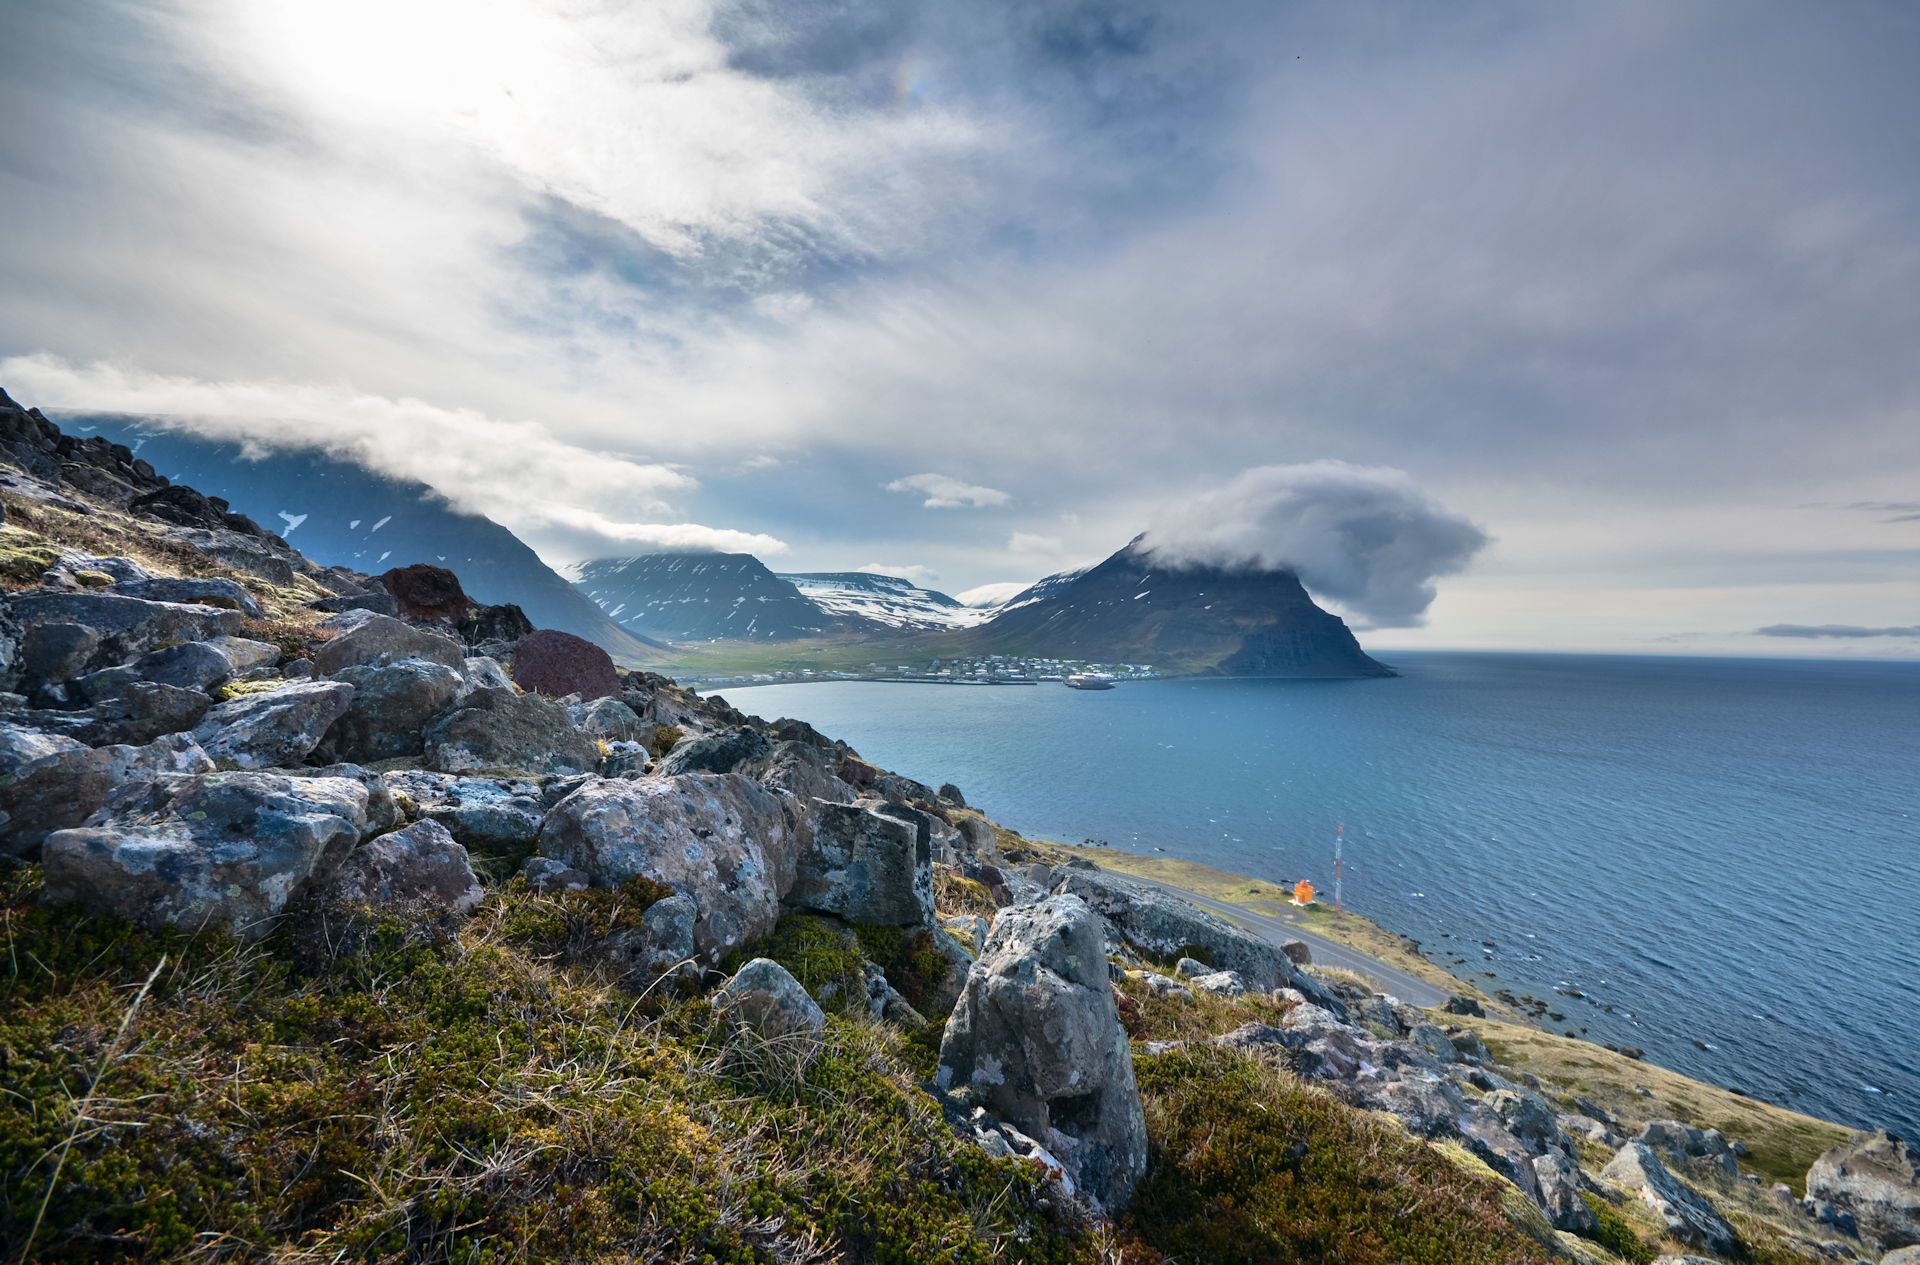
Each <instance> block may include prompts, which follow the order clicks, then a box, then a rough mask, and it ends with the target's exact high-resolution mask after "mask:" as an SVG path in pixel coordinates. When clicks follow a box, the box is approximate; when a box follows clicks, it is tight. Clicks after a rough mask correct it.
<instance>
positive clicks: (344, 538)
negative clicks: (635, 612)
mask: <svg viewBox="0 0 1920 1265" xmlns="http://www.w3.org/2000/svg"><path fill="white" fill-rule="evenodd" d="M60 422H61V425H62V427H63V428H64V429H65V430H67V431H68V432H69V433H71V434H75V435H102V436H105V437H106V438H108V439H110V440H113V441H115V442H118V443H123V444H126V445H127V447H129V448H131V449H132V450H133V451H134V452H135V453H136V454H137V455H138V456H139V457H140V458H142V459H144V460H146V461H147V462H149V463H150V464H151V465H152V466H153V467H154V469H155V470H157V471H159V472H160V473H161V474H164V475H166V476H167V477H169V478H171V479H172V480H173V481H174V482H175V483H186V484H190V485H192V486H193V487H195V488H198V489H199V490H200V491H202V492H204V493H206V494H208V495H212V496H220V497H225V498H226V499H227V500H228V501H230V502H232V504H233V508H234V509H235V510H236V511H238V512H240V513H243V514H246V515H248V516H249V517H251V518H253V519H254V520H256V521H257V522H259V523H260V524H261V525H262V526H264V527H267V528H268V529H270V530H272V531H276V532H279V533H280V534H281V535H283V536H285V537H286V538H287V542H288V543H289V544H291V545H293V546H294V547H295V548H297V549H299V550H300V551H301V552H302V553H304V554H306V555H307V557H309V558H312V559H313V560H314V561H316V562H319V563H322V564H324V565H328V566H334V565H339V566H348V567H352V568H354V569H355V570H359V571H367V572H371V573H373V574H376V575H377V574H379V573H380V572H383V571H386V570H388V569H389V568H392V567H398V566H406V565H409V564H412V563H416V562H428V563H432V564H434V565H435V566H442V567H446V568H448V569H449V570H451V571H453V572H454V573H455V574H456V575H458V576H459V577H460V582H461V584H462V585H464V586H465V587H466V590H467V592H468V593H469V594H471V595H472V596H473V597H474V598H475V599H476V600H478V601H482V602H488V603H499V602H511V603H513V604H514V605H516V606H518V607H520V608H521V609H522V610H524V611H525V612H526V613H527V617H528V618H529V619H531V620H533V622H534V624H535V625H536V626H538V627H541V628H558V629H560V630H562V631H563V632H570V633H573V634H574V635H576V636H580V637H585V638H587V639H588V640H589V641H593V642H596V643H598V644H599V645H600V646H602V647H604V648H605V649H606V651H607V652H608V653H609V654H612V655H615V656H617V657H619V658H621V659H623V660H627V661H630V662H634V663H646V662H653V661H656V660H657V659H658V658H659V655H658V653H657V652H658V650H659V649H660V647H659V646H657V645H649V644H648V643H647V642H646V641H645V640H644V639H642V638H638V637H636V636H634V634H633V633H631V632H630V631H628V630H626V629H623V628H620V627H618V626H616V625H615V624H614V623H613V622H612V621H611V620H609V619H608V618H607V617H606V616H605V615H603V614H601V612H600V610H599V608H598V607H596V606H595V605H594V604H593V603H592V602H590V601H588V600H587V599H586V598H585V597H583V596H582V595H581V594H580V593H579V592H578V591H577V590H576V589H575V588H574V587H573V586H572V585H570V584H568V583H567V582H566V581H565V580H563V579H562V578H560V576H559V575H558V574H556V573H555V572H554V570H553V569H552V568H551V567H549V566H547V564H546V563H544V562H542V561H541V560H540V556H539V555H538V554H536V553H534V551H533V550H532V549H530V548H528V547H527V545H526V544H525V543H524V542H522V541H521V540H520V538H519V537H517V536H515V535H514V534H513V533H512V532H510V531H508V530H507V529H506V528H505V527H502V526H501V525H500V524H498V523H496V522H494V521H493V520H492V519H490V518H485V517H482V516H481V515H478V514H469V513H465V512H463V511H461V510H458V509H456V508H454V507H453V506H452V505H451V504H449V503H448V502H447V500H446V498H444V497H442V496H441V495H440V494H439V493H437V492H435V491H434V490H433V489H431V488H429V487H427V486H425V485H424V484H420V483H409V482H405V481H403V480H399V479H393V478H389V477H388V476H386V475H383V474H379V473H376V472H374V471H371V470H368V469H366V468H365V467H364V466H360V465H357V464H355V463H353V462H351V461H343V460H341V459H339V458H336V457H332V456H329V455H327V454H326V453H324V452H321V451H319V450H318V449H290V450H277V451H271V452H268V453H267V454H266V455H265V456H253V455H249V454H246V453H243V452H242V449H241V446H240V445H239V444H237V443H223V442H219V441H214V440H206V439H200V438H196V437H194V436H192V435H185V434H181V433H179V432H175V431H168V430H161V429H159V428H158V427H154V426H152V425H150V424H143V423H142V422H141V421H140V419H138V418H127V417H102V416H90V417H81V416H75V415H71V414H69V415H66V416H63V417H62V418H61V419H60Z"/></svg>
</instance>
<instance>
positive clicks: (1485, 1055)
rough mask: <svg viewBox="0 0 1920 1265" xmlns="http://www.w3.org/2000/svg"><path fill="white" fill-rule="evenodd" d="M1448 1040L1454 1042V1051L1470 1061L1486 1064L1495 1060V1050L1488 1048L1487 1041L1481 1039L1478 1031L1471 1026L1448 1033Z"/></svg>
mask: <svg viewBox="0 0 1920 1265" xmlns="http://www.w3.org/2000/svg"><path fill="white" fill-rule="evenodd" d="M1447 1040H1449V1041H1451V1042H1452V1043H1453V1052H1454V1053H1455V1054H1457V1055H1459V1056H1460V1057H1461V1058H1462V1059H1465V1060H1466V1061H1467V1062H1469V1063H1479V1064H1481V1065H1482V1066H1484V1065H1486V1064H1488V1063H1491V1062H1493V1051H1491V1050H1489V1049H1488V1048H1487V1045H1486V1042H1484V1041H1482V1040H1481V1039H1480V1036H1479V1034H1478V1033H1476V1032H1474V1031H1472V1030H1471V1029H1469V1028H1462V1029H1461V1030H1460V1031H1458V1032H1450V1033H1448V1034H1447Z"/></svg>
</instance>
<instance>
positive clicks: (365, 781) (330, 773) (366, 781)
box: [277, 764, 407, 835]
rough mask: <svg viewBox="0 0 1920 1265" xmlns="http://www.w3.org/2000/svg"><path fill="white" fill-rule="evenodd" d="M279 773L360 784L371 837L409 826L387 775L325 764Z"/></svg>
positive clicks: (367, 830)
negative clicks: (336, 779)
mask: <svg viewBox="0 0 1920 1265" xmlns="http://www.w3.org/2000/svg"><path fill="white" fill-rule="evenodd" d="M277 771H278V772H283V773H286V774H287V775H289V776H291V777H344V778H347V779H349V780H350V781H354V782H358V783H360V785H361V786H363V787H365V788H366V792H367V829H366V833H367V834H368V835H377V834H384V833H385V832H387V831H389V830H392V829H393V828H394V827H396V826H400V825H404V824H405V823H406V819H407V815H406V814H405V813H404V812H402V811H401V809H400V802H399V801H398V800H396V799H395V798H394V797H393V792H392V791H391V790H390V789H389V788H388V786H387V779H386V775H385V774H382V773H376V772H374V771H373V770H372V769H363V768H361V767H360V766H359V765H357V764H323V765H318V766H310V767H307V768H296V769H281V770H277Z"/></svg>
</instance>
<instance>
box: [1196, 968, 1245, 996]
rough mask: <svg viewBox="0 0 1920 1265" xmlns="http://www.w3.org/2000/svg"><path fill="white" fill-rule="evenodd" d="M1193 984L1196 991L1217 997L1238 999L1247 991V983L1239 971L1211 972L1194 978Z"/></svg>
mask: <svg viewBox="0 0 1920 1265" xmlns="http://www.w3.org/2000/svg"><path fill="white" fill-rule="evenodd" d="M1192 984H1193V987H1194V989H1195V990H1196V991H1198V992H1202V993H1212V994H1213V995H1214V996H1215V997H1238V996H1240V995H1241V994H1243V993H1245V992H1246V991H1247V982H1246V981H1245V980H1244V979H1241V978H1240V973H1239V972H1238V971H1209V972H1207V973H1206V974H1205V975H1196V976H1194V977H1193V980H1192Z"/></svg>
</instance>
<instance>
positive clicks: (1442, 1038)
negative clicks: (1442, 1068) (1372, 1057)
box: [1407, 1023, 1553, 1127]
mask: <svg viewBox="0 0 1920 1265" xmlns="http://www.w3.org/2000/svg"><path fill="white" fill-rule="evenodd" d="M1407 1040H1408V1041H1410V1042H1412V1043H1413V1044H1414V1045H1417V1046H1419V1047H1420V1048H1421V1049H1423V1050H1425V1051H1426V1052H1427V1053H1428V1054H1430V1055H1432V1056H1433V1059H1434V1061H1435V1062H1436V1063H1451V1062H1453V1061H1454V1060H1456V1059H1458V1058H1459V1057H1460V1051H1458V1050H1456V1049H1454V1046H1453V1038H1452V1037H1449V1036H1448V1035H1447V1034H1446V1033H1445V1032H1444V1031H1442V1030H1441V1029H1440V1027H1439V1026H1438V1025H1437V1024H1431V1023H1416V1024H1414V1025H1413V1026H1412V1027H1411V1028H1409V1029H1407ZM1547 1123H1548V1125H1549V1127H1551V1125H1552V1123H1553V1117H1552V1114H1551V1113H1549V1114H1548V1117H1547Z"/></svg>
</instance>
